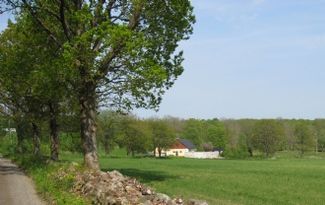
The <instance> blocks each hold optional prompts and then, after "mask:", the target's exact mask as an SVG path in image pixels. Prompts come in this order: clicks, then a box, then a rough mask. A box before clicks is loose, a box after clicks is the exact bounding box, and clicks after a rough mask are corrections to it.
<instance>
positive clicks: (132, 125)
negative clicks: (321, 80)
mask: <svg viewBox="0 0 325 205" xmlns="http://www.w3.org/2000/svg"><path fill="white" fill-rule="evenodd" d="M99 128H100V142H102V144H103V146H104V147H105V150H106V151H107V152H109V151H110V149H112V148H113V147H115V146H119V147H126V148H127V150H128V152H129V153H133V154H134V153H139V152H147V151H152V150H154V148H155V147H158V148H166V147H168V146H169V145H170V144H171V143H172V142H173V140H175V139H176V137H179V138H185V139H189V140H191V141H192V142H193V143H194V144H195V145H196V147H197V149H198V150H200V151H211V150H213V149H215V148H218V149H222V150H225V152H224V154H225V156H226V157H230V158H231V157H233V158H245V157H249V156H253V155H254V154H260V153H263V154H264V156H266V157H270V156H272V155H273V154H274V153H275V152H276V151H284V150H289V151H298V153H299V154H300V156H302V155H304V153H305V152H307V151H315V152H318V151H321V152H324V151H325V149H324V148H325V120H321V119H318V120H284V119H269V120H268V119H265V120H253V119H242V120H218V119H212V120H198V119H188V120H183V119H178V118H173V117H166V118H163V119H154V118H152V119H142V120H141V119H138V118H136V117H135V116H124V115H119V114H116V113H114V112H103V113H101V115H100V118H99Z"/></svg>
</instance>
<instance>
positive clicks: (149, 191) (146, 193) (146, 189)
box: [142, 188, 153, 195]
mask: <svg viewBox="0 0 325 205" xmlns="http://www.w3.org/2000/svg"><path fill="white" fill-rule="evenodd" d="M142 194H143V195H152V194H153V192H152V191H151V189H148V188H144V189H143V190H142Z"/></svg>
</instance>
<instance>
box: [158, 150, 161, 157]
mask: <svg viewBox="0 0 325 205" xmlns="http://www.w3.org/2000/svg"><path fill="white" fill-rule="evenodd" d="M158 154H159V158H161V148H160V147H158Z"/></svg>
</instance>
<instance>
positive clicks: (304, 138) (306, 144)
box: [295, 121, 315, 156]
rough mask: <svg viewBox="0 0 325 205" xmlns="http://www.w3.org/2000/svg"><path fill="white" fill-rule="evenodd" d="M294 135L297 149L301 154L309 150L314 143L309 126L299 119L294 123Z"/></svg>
mask: <svg viewBox="0 0 325 205" xmlns="http://www.w3.org/2000/svg"><path fill="white" fill-rule="evenodd" d="M295 136H296V138H297V150H298V151H299V153H300V155H301V156H302V155H303V154H304V153H305V152H306V151H308V150H311V149H312V146H313V145H314V142H315V140H314V135H313V132H312V130H311V127H310V126H309V125H308V124H306V123H305V122H303V121H301V122H298V123H297V124H296V127H295Z"/></svg>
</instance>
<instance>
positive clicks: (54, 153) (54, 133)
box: [49, 103, 60, 161]
mask: <svg viewBox="0 0 325 205" xmlns="http://www.w3.org/2000/svg"><path fill="white" fill-rule="evenodd" d="M49 109H50V141H51V160H53V161H58V160H59V147H60V140H59V126H58V123H57V115H56V113H57V112H56V107H55V105H53V104H52V103H49Z"/></svg>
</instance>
